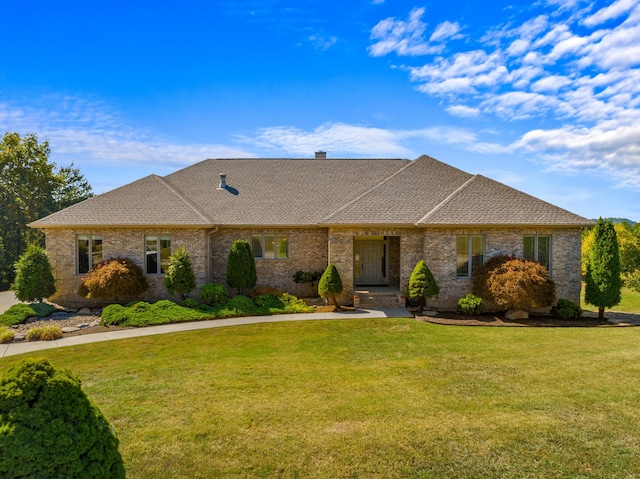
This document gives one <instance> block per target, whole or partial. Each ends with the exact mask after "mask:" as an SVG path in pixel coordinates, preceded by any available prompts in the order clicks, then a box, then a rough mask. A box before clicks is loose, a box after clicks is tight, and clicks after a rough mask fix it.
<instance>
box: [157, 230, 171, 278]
mask: <svg viewBox="0 0 640 479" xmlns="http://www.w3.org/2000/svg"><path fill="white" fill-rule="evenodd" d="M170 256H171V236H161V237H160V272H161V273H162V274H164V273H166V272H167V269H168V268H169V257H170Z"/></svg>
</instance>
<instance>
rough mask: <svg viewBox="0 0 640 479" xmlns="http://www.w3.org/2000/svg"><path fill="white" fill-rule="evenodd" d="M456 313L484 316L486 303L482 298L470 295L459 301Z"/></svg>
mask: <svg viewBox="0 0 640 479" xmlns="http://www.w3.org/2000/svg"><path fill="white" fill-rule="evenodd" d="M456 311H457V312H458V313H462V314H473V315H477V314H482V313H483V312H484V302H483V301H482V298H479V297H478V296H474V295H473V294H471V293H469V294H467V295H466V296H465V297H464V298H460V299H459V300H458V304H457V305H456Z"/></svg>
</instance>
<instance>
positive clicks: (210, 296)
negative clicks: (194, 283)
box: [200, 283, 229, 306]
mask: <svg viewBox="0 0 640 479" xmlns="http://www.w3.org/2000/svg"><path fill="white" fill-rule="evenodd" d="M200 297H201V298H202V301H204V302H205V303H207V304H209V305H211V306H220V305H223V304H225V303H226V302H227V301H229V293H227V289H226V288H225V287H224V286H222V285H221V284H216V283H207V284H204V285H202V287H201V288H200Z"/></svg>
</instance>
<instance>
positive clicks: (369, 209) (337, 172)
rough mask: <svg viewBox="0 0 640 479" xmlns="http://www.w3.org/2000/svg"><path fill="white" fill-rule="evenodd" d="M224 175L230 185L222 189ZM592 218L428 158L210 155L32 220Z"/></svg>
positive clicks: (544, 221) (515, 221)
mask: <svg viewBox="0 0 640 479" xmlns="http://www.w3.org/2000/svg"><path fill="white" fill-rule="evenodd" d="M220 174H226V183H227V187H226V188H222V189H221V188H219V187H218V186H219V183H220ZM591 223H592V222H590V221H589V220H587V219H585V218H583V217H581V216H578V215H575V214H573V213H570V212H568V211H566V210H563V209H561V208H558V207H557V206H554V205H551V204H549V203H547V202H544V201H542V200H539V199H537V198H534V197H532V196H530V195H527V194H525V193H522V192H521V191H518V190H515V189H513V188H510V187H508V186H506V185H503V184H501V183H498V182H496V181H493V180H490V179H488V178H485V177H483V176H480V175H476V176H473V175H470V174H469V173H465V172H464V171H461V170H459V169H457V168H454V167H452V166H449V165H447V164H445V163H442V162H440V161H438V160H435V159H433V158H430V157H428V156H421V157H420V158H418V159H416V160H414V161H409V160H404V159H211V160H205V161H203V162H201V163H197V164H195V165H192V166H190V167H187V168H184V169H182V170H179V171H177V172H175V173H172V174H170V175H167V176H165V177H159V176H156V175H151V176H148V177H146V178H143V179H141V180H138V181H135V182H133V183H130V184H128V185H125V186H123V187H121V188H118V189H115V190H112V191H110V192H107V193H104V194H102V195H98V196H95V197H93V198H90V199H88V200H86V201H83V202H82V203H78V204H76V205H73V206H71V207H69V208H66V209H64V210H62V211H59V212H57V213H54V214H52V215H50V216H47V217H46V218H42V219H40V220H38V221H35V222H33V223H31V224H30V226H32V227H35V228H61V227H119V226H120V227H125V226H164V227H205V228H206V227H214V226H237V227H243V226H244V227H246V226H256V227H260V226H270V227H276V226H328V225H345V226H347V225H350V226H352V225H394V226H396V225H397V226H409V225H415V226H446V225H451V226H453V225H455V226H460V225H539V226H542V225H548V226H587V225H590V224H591Z"/></svg>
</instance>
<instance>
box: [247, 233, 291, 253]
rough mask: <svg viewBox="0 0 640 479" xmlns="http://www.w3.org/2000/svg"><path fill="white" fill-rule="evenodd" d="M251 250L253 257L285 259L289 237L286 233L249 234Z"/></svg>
mask: <svg viewBox="0 0 640 479" xmlns="http://www.w3.org/2000/svg"><path fill="white" fill-rule="evenodd" d="M251 250H252V251H253V257H254V258H262V259H287V258H288V257H289V237H288V236H287V235H272V234H265V235H251Z"/></svg>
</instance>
